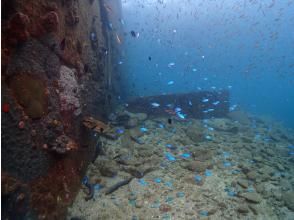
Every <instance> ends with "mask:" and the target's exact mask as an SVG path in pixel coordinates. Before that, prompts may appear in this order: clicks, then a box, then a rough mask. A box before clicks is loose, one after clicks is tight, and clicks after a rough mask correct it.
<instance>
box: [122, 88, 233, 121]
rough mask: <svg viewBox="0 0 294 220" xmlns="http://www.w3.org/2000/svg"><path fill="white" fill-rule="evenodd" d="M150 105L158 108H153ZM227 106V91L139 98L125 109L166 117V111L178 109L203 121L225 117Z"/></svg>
mask: <svg viewBox="0 0 294 220" xmlns="http://www.w3.org/2000/svg"><path fill="white" fill-rule="evenodd" d="M152 103H157V104H160V106H159V107H153V106H152ZM169 106H170V107H169ZM229 106H230V103H229V91H228V90H222V91H201V92H192V93H186V94H172V95H159V96H149V97H140V98H136V99H133V100H130V101H129V102H128V107H127V109H128V111H131V112H144V113H147V114H148V115H152V116H166V115H167V114H168V113H167V112H168V111H170V110H174V109H175V108H176V107H179V108H181V109H182V113H184V114H187V116H188V117H192V118H197V119H204V118H211V117H225V116H226V115H227V113H228V112H229Z"/></svg>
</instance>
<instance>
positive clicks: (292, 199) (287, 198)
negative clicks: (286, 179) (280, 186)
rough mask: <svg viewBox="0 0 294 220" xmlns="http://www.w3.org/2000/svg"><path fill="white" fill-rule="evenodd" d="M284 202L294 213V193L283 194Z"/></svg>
mask: <svg viewBox="0 0 294 220" xmlns="http://www.w3.org/2000/svg"><path fill="white" fill-rule="evenodd" d="M282 200H283V201H284V203H285V205H286V206H287V207H288V209H290V210H292V211H294V191H290V192H284V193H283V194H282Z"/></svg>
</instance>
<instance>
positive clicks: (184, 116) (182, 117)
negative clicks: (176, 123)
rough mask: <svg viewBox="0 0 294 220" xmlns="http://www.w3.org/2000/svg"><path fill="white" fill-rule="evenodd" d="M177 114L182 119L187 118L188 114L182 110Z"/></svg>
mask: <svg viewBox="0 0 294 220" xmlns="http://www.w3.org/2000/svg"><path fill="white" fill-rule="evenodd" d="M177 116H178V117H179V118H180V119H185V118H186V114H182V113H181V112H177Z"/></svg>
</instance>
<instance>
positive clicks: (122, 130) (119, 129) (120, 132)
mask: <svg viewBox="0 0 294 220" xmlns="http://www.w3.org/2000/svg"><path fill="white" fill-rule="evenodd" d="M116 133H117V134H123V133H124V129H121V128H118V129H116Z"/></svg>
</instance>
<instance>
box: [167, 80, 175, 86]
mask: <svg viewBox="0 0 294 220" xmlns="http://www.w3.org/2000/svg"><path fill="white" fill-rule="evenodd" d="M174 83H175V82H174V81H172V80H171V81H169V82H168V83H167V85H173V84H174Z"/></svg>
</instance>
